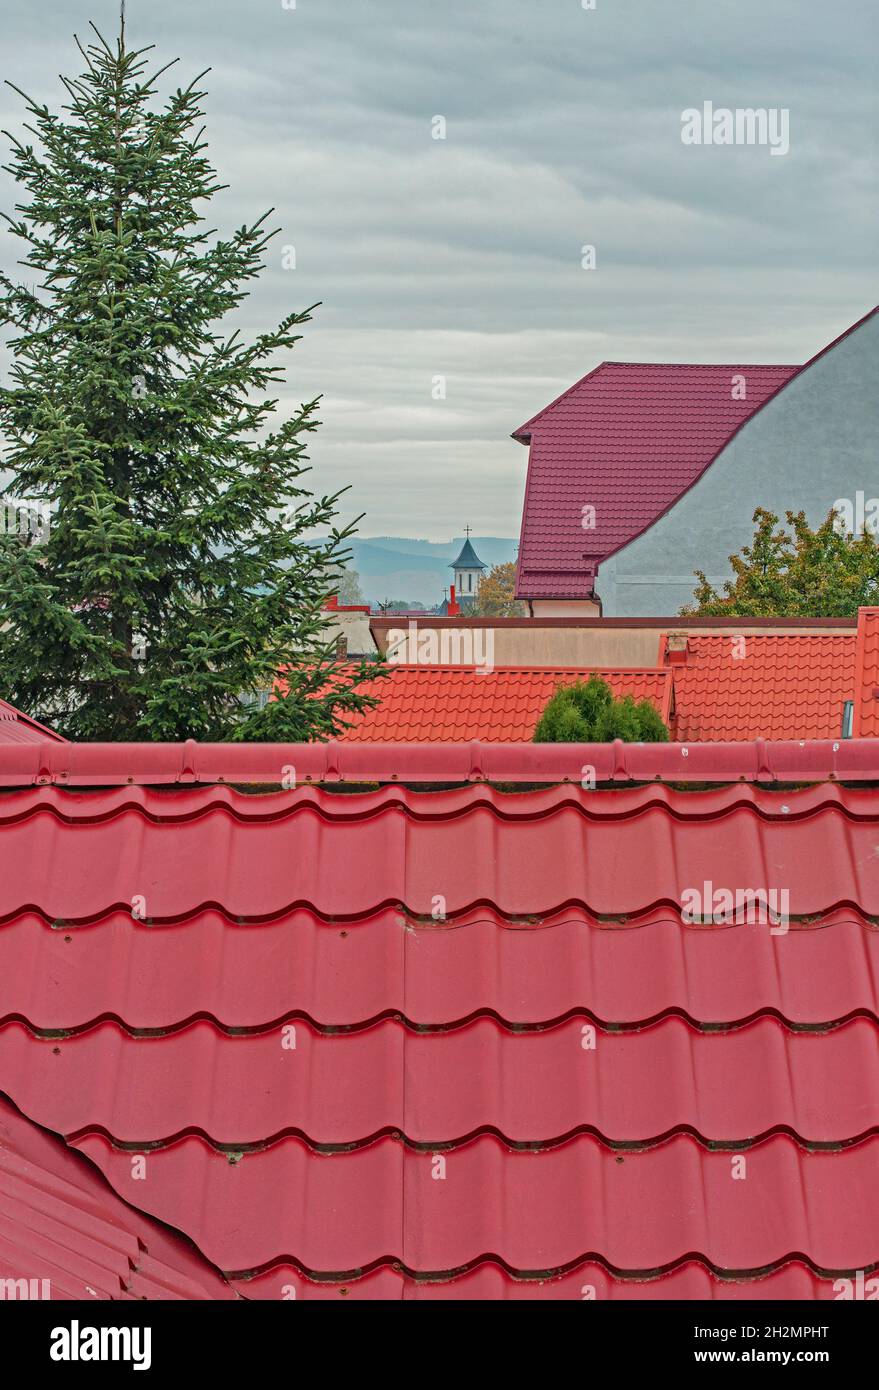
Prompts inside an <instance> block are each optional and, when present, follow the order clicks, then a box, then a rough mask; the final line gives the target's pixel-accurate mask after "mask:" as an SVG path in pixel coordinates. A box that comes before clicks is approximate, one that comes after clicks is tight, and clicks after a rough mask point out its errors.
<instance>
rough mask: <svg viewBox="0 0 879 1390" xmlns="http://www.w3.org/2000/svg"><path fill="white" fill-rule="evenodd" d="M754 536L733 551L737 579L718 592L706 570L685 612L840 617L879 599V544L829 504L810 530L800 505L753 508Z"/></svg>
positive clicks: (851, 614)
mask: <svg viewBox="0 0 879 1390" xmlns="http://www.w3.org/2000/svg"><path fill="white" fill-rule="evenodd" d="M753 519H754V539H753V540H752V542H751V544H750V545H746V546H743V548H742V551H741V553H740V554H739V555H731V556H730V564H731V565H732V568H733V575H734V578H733V579H731V580H727V581H726V583H725V584H724V585H723V593H722V594H719V593H718V592H717V590H716V589H714V588H713V587H712V585H711V584H710V583H709V582H708V580H707V578H706V577H705V575H704V574H703V573H702V572H701V571H698V572H697V575H696V577H697V579H698V580H699V584H698V586H697V588H696V591H695V597H694V602H693V603H692V604H690V605H689V606H687V607H686V608H683V609H681V612H682V613H684V614H697V613H698V614H705V615H708V616H711V615H714V616H720V615H722V614H729V615H730V616H732V617H745V618H749V617H754V618H756V617H779V618H780V617H804V618H845V617H851V616H853V615H855V614H856V613H857V611H858V609H859V608H860V607H863V606H869V605H872V604H875V603H876V602H877V599H879V546H877V542H876V537H875V536H873V535H871V534H870V533H869V532H868V531H866V530H865V531H863V532H862V533H860V534H857V535H853V534H851V533H850V532H847V531H846V530H845V529H844V527H843V526H842V525H841V523H840V521H839V518H838V517H837V516H836V515H835V514H834V513H833V512H832V511H831V512H830V514H829V516H828V517H827V519H826V520H825V521H823V522H822V523H821V525H820V526H818V527H816V528H815V529H813V528H812V527H810V526H809V524H808V522H807V521H806V517H805V513H804V512H787V513H786V519H787V527H788V529H785V527H784V526H780V525H779V518H778V517H777V516H775V515H774V513H772V512H768V511H765V510H764V509H763V508H762V507H758V508H757V510H756V511H755V513H754V518H753Z"/></svg>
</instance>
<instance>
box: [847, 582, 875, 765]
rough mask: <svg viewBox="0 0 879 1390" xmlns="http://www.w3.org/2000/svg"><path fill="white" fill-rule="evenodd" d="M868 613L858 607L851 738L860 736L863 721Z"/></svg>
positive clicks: (867, 610) (866, 610) (865, 609)
mask: <svg viewBox="0 0 879 1390" xmlns="http://www.w3.org/2000/svg"><path fill="white" fill-rule="evenodd" d="M874 611H875V610H874ZM869 613H870V609H869V608H866V607H864V608H859V609H858V630H857V636H856V638H855V688H854V690H853V691H852V696H853V699H854V717H853V722H852V738H860V737H862V734H861V725H862V723H863V719H862V713H863V708H864V670H865V667H866V664H867V622H868V616H869Z"/></svg>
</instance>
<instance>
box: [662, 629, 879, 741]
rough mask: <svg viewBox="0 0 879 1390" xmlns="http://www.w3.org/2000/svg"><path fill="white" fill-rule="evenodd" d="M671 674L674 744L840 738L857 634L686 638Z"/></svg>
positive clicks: (852, 677)
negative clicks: (683, 656) (684, 653)
mask: <svg viewBox="0 0 879 1390" xmlns="http://www.w3.org/2000/svg"><path fill="white" fill-rule="evenodd" d="M674 673H675V675H674V682H675V711H676V713H675V722H674V730H675V737H676V738H678V739H681V740H684V741H686V740H700V741H706V740H707V741H716V742H725V741H733V740H735V739H753V738H768V739H775V738H785V739H792V738H808V739H813V738H839V737H841V735H842V717H843V706H844V704H845V701H846V700H851V699H852V698H853V696H854V693H855V685H856V676H855V634H854V633H836V634H823V633H803V634H800V633H790V634H780V633H774V634H766V635H763V634H759V635H754V634H750V635H748V636H747V637H742V636H737V635H736V634H735V633H723V634H717V635H713V634H711V635H707V636H702V635H697V634H693V633H689V634H688V636H687V658H686V662H685V663H684V664H682V665H679V666H675V668H674ZM877 675H879V668H877ZM869 732H870V733H877V732H879V721H877V726H876V728H875V729H871V730H870V731H869Z"/></svg>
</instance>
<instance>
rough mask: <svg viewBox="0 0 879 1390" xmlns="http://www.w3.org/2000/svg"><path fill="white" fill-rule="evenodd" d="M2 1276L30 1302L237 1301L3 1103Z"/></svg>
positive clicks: (178, 1245) (76, 1159)
mask: <svg viewBox="0 0 879 1390" xmlns="http://www.w3.org/2000/svg"><path fill="white" fill-rule="evenodd" d="M0 1279H3V1280H6V1279H11V1280H15V1281H18V1280H27V1281H28V1282H29V1281H31V1280H34V1281H35V1289H34V1293H33V1294H30V1296H31V1297H37V1298H41V1297H49V1298H55V1299H81V1300H86V1301H88V1300H90V1299H125V1298H164V1299H169V1298H170V1299H216V1298H220V1299H229V1298H234V1297H235V1296H236V1295H235V1292H234V1290H232V1289H231V1288H230V1287H229V1286H228V1285H227V1284H226V1283H225V1282H224V1281H223V1280H222V1279H221V1278H220V1276H219V1274H218V1273H217V1272H216V1271H215V1270H213V1269H212V1268H211V1267H210V1266H209V1265H208V1264H207V1262H206V1261H205V1260H203V1259H202V1258H201V1257H200V1256H199V1255H198V1254H197V1253H196V1252H195V1251H194V1250H193V1249H192V1248H191V1247H190V1246H189V1245H188V1243H187V1242H186V1241H185V1240H184V1239H182V1238H180V1237H177V1236H175V1235H174V1234H173V1233H172V1232H169V1231H165V1230H162V1229H161V1228H160V1227H158V1226H157V1225H156V1223H155V1222H154V1221H150V1220H149V1219H148V1218H147V1217H144V1216H142V1215H140V1214H139V1213H137V1212H134V1211H132V1210H130V1208H128V1207H126V1206H125V1204H124V1203H123V1202H121V1201H120V1200H119V1198H118V1197H117V1196H115V1195H114V1193H113V1192H111V1191H110V1189H109V1187H108V1186H107V1184H106V1182H105V1181H104V1179H103V1178H102V1177H101V1176H100V1174H98V1173H97V1172H96V1171H95V1170H94V1169H93V1168H92V1166H91V1165H90V1164H88V1163H84V1162H83V1160H82V1158H81V1157H80V1156H79V1155H78V1154H75V1153H72V1152H71V1151H70V1150H69V1149H68V1148H67V1147H66V1145H65V1144H64V1142H63V1141H62V1140H60V1139H58V1138H56V1137H55V1136H53V1135H50V1134H46V1133H43V1132H42V1131H41V1130H39V1129H37V1128H36V1126H35V1125H33V1124H32V1123H31V1122H30V1121H29V1120H27V1119H25V1118H24V1117H23V1116H22V1115H20V1114H19V1113H18V1112H17V1111H16V1109H15V1108H14V1107H13V1106H11V1105H10V1104H9V1102H8V1101H7V1100H5V1099H4V1098H3V1097H2V1096H0ZM43 1281H46V1282H45V1284H44V1282H43ZM29 1293H30V1290H29Z"/></svg>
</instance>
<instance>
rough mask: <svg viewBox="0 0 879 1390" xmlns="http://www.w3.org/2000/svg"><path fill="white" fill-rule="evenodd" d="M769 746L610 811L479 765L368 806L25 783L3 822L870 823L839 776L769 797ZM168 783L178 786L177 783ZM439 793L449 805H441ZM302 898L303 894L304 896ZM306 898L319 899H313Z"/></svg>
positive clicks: (371, 797) (759, 744)
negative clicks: (462, 778) (519, 788)
mask: <svg viewBox="0 0 879 1390" xmlns="http://www.w3.org/2000/svg"><path fill="white" fill-rule="evenodd" d="M766 744H767V740H765V739H757V740H755V747H756V753H757V759H758V765H757V771H756V773H755V776H754V778H753V779H752V780H749V781H742V780H740V779H733V780H729V781H726V782H724V783H720V784H718V785H717V786H714V787H712V788H711V789H710V791H708V792H704V793H694V794H693V795H692V796H691V795H690V794H689V793H687V792H680V791H679V789H678V788H676V787H675V786H674V785H669V783H667V782H665V781H658V780H657V779H656V778H655V777H650V778H649V780H643V781H637V782H634V783H626V784H620V785H619V786H618V787H616V788H615V792H616V793H622V794H624V795H625V797H626V799H627V800H628V802H629V803H630V804H629V805H626V806H622V805H620V803H619V801H618V800H617V798H616V796H615V798H614V802H613V806H612V807H610V806H609V807H608V809H606V810H605V809H600V810H599V809H598V808H599V807H602V802H601V801H600V800H599V799H596V797H595V795H594V794H593V793H588V794H584V793H583V792H582V790H581V788H580V787H579V786H578V784H577V783H576V782H572V781H566V782H551V783H545V784H543V785H542V786H540V787H539V789H538V790H534V791H531V792H529V793H528V796H529V798H530V799H531V800H532V801H533V802H537V803H538V804H537V805H533V804H532V805H529V806H525V805H523V802H522V798H521V797H520V796H518V795H513V796H508V795H507V794H506V793H505V792H503V791H499V790H498V788H497V787H496V786H495V785H494V784H493V783H492V782H490V781H487V780H485V778H484V775H483V772H482V768H481V766H480V767H479V768H477V769H475V770H476V771H477V772H478V780H474V781H472V782H462V783H460V784H459V785H456V786H454V787H451V788H447V789H446V790H444V791H442V792H439V793H437V794H436V796H435V797H434V796H429V797H426V798H425V797H423V796H422V795H421V794H419V793H417V792H412V791H411V790H410V788H409V786H408V785H407V784H406V783H405V782H388V783H384V784H383V785H382V786H380V787H379V788H377V789H376V790H374V791H368V792H365V793H362V795H363V797H364V798H365V799H366V800H368V802H369V805H366V806H364V805H358V804H357V802H358V801H359V797H352V796H344V795H343V796H339V795H337V794H335V793H334V792H332V791H326V790H325V789H324V788H323V786H322V785H320V784H319V783H313V782H302V783H299V784H298V785H297V786H296V787H295V788H291V789H289V790H284V791H282V792H280V793H279V795H280V796H282V797H285V798H286V799H285V803H284V805H282V806H275V807H273V808H271V809H268V808H267V809H265V810H263V809H261V804H262V803H263V802H264V801H265V798H264V797H262V796H250V795H248V794H247V793H242V792H238V791H237V789H236V788H235V787H234V786H230V785H229V784H227V783H223V784H216V783H207V784H204V785H202V786H198V787H193V788H192V791H194V792H197V793H198V794H199V795H200V796H201V793H205V795H204V796H201V799H200V801H199V804H198V805H197V806H194V807H193V808H192V809H191V810H179V809H172V808H169V809H168V810H167V811H164V810H163V808H162V807H161V806H160V805H159V804H158V802H159V801H160V800H161V798H162V795H163V792H164V790H165V788H161V787H160V788H157V789H156V788H153V787H151V786H150V785H149V784H146V785H145V786H144V785H143V784H135V785H134V786H118V787H108V788H101V789H100V790H101V791H102V792H103V791H107V792H110V793H112V794H114V798H113V799H114V804H113V805H111V806H109V807H107V808H106V810H104V811H103V812H102V813H101V815H100V816H95V815H94V814H93V811H92V808H90V807H88V806H87V805H86V804H85V801H84V799H82V798H79V797H75V798H71V800H70V804H69V805H66V798H64V799H61V798H59V799H57V800H52V801H49V802H47V801H46V800H45V798H44V797H43V796H41V795H39V793H40V792H41V791H42V790H43V789H42V788H33V787H28V788H26V789H25V790H26V791H27V792H29V793H30V792H36V793H38V795H37V796H36V797H34V798H32V801H31V804H30V805H29V806H27V807H26V808H25V809H24V810H23V811H16V810H14V809H12V808H11V806H10V814H9V815H4V810H5V807H4V805H3V803H2V802H0V826H3V825H4V824H9V825H23V824H26V823H27V822H28V821H32V820H34V819H35V818H36V817H37V816H38V815H40V814H41V813H43V812H46V813H48V814H50V815H52V816H53V817H54V819H55V821H56V822H57V823H58V824H60V825H66V826H82V827H86V828H91V829H92V830H94V829H98V828H103V827H105V826H107V825H110V824H112V823H113V822H114V821H117V820H119V818H120V817H121V816H123V815H126V814H127V813H129V812H134V813H136V814H138V815H140V816H141V818H142V819H143V820H144V821H146V822H147V823H149V824H151V825H154V826H157V827H158V826H160V825H163V824H172V825H177V826H183V825H196V824H198V823H199V822H201V821H203V820H205V819H206V818H207V817H208V816H210V815H214V814H219V813H223V814H225V815H227V816H229V817H231V818H232V819H233V820H234V821H237V822H238V823H240V824H242V825H247V824H253V823H258V824H263V825H267V824H278V823H280V822H282V821H286V820H290V819H291V818H293V817H294V816H298V815H300V814H302V813H303V812H305V811H311V812H313V813H315V814H316V815H317V816H319V817H320V818H322V819H323V820H326V821H329V822H336V823H343V824H350V823H358V824H359V823H362V822H365V821H374V820H378V819H381V818H382V817H383V816H385V815H387V814H389V813H390V812H391V811H393V810H395V809H397V808H400V807H402V808H403V810H404V811H405V812H406V814H407V815H408V816H409V818H410V819H412V820H414V821H419V822H423V823H437V824H439V823H447V822H449V821H451V820H458V819H462V818H463V817H465V816H467V815H470V814H471V813H472V812H473V811H474V810H478V809H479V808H480V807H486V808H487V809H488V810H490V811H491V812H493V813H494V815H495V816H496V817H497V819H498V820H502V821H510V822H518V821H522V820H525V821H537V820H546V819H548V818H550V817H552V816H554V815H556V814H557V813H560V812H562V811H565V810H574V811H576V812H578V813H579V814H581V815H582V816H584V817H585V818H586V819H587V820H590V821H596V822H603V823H607V822H608V821H611V820H613V821H623V820H633V819H636V818H637V817H639V816H640V815H641V814H642V813H643V812H644V811H645V810H649V809H655V810H661V811H663V812H664V813H665V814H667V815H668V816H670V817H672V818H673V819H675V820H679V821H682V822H684V821H689V820H697V821H713V820H720V819H723V818H724V817H725V816H727V815H728V814H730V813H731V812H732V811H734V810H738V809H740V808H741V807H743V806H744V807H747V808H749V809H750V810H752V811H753V812H754V815H755V816H757V818H758V819H760V820H765V821H776V820H779V821H780V820H784V821H785V822H786V823H788V824H792V823H793V822H795V821H797V820H800V819H808V818H809V817H810V816H812V815H814V813H815V812H816V811H817V810H821V809H824V808H827V807H832V808H834V809H836V810H838V811H839V813H840V815H842V816H843V817H845V819H846V820H849V821H852V822H857V823H864V822H867V821H872V820H874V819H875V818H876V817H875V816H874V815H870V814H862V813H860V812H858V811H855V810H852V809H850V807H849V805H848V804H847V803H846V802H845V801H844V800H843V798H842V797H841V795H840V790H841V788H840V784H839V782H837V781H821V782H810V783H809V784H808V785H804V786H801V787H799V788H797V789H796V791H795V792H793V793H785V795H787V796H789V799H790V801H791V803H792V804H793V803H794V802H795V800H796V797H797V795H799V796H800V797H801V798H802V799H803V800H808V802H809V805H808V806H802V807H797V808H796V809H795V810H794V811H790V810H789V809H788V810H787V811H782V810H781V809H780V808H777V807H775V806H774V805H772V804H770V801H769V798H770V797H771V798H773V799H774V798H775V797H776V796H777V795H780V793H777V792H776V791H774V790H773V788H772V786H771V785H769V786H767V785H764V782H763V780H761V779H765V778H766V777H767V776H768V775H770V774H771V773H772V771H773V769H772V767H771V766H770V765H769V763H768V761H767V748H766ZM424 746H425V747H430V746H431V745H429V744H426V745H424ZM434 746H435V745H434ZM472 746H473V755H472V756H474V757H476V758H479V755H480V754H482V753H484V751H485V750H486V749H489V750H490V749H491V747H492V746H493V745H490V744H485V743H482V742H481V741H480V740H479V739H474V740H472ZM525 746H526V747H534V746H535V745H533V744H526V745H525ZM585 746H589V745H585ZM593 746H594V745H593ZM626 746H627V745H626V744H624V743H621V742H620V741H619V740H615V741H614V743H612V744H606V745H601V747H602V748H607V749H608V750H609V751H610V752H611V757H612V758H613V771H614V774H615V775H618V776H627V773H628V769H627V765H626V763H625V750H626ZM640 746H646V745H640ZM655 746H656V747H658V748H662V749H665V748H670V749H672V750H673V749H674V748H675V747H677V745H676V744H669V743H660V744H657V745H655ZM681 746H682V747H692V746H693V745H692V742H690V743H687V742H686V741H685V742H684V743H683V744H682V745H681ZM480 761H481V760H480ZM682 774H683V767H681V769H680V771H679V772H678V773H676V774H675V778H674V780H675V781H677V782H680V781H681V780H684V779H683V776H682ZM440 780H441V779H440ZM47 790H49V791H53V792H54V791H55V790H57V789H56V788H54V787H51V788H48V789H47ZM62 790H63V789H62ZM139 790H145V791H147V792H153V791H155V794H156V801H157V804H156V806H155V808H154V809H151V808H149V807H148V806H147V805H146V802H145V798H143V797H131V795H130V794H131V792H132V791H139ZM171 790H174V791H176V790H177V788H176V787H174V788H172V789H171ZM230 792H231V793H232V794H233V796H234V800H233V799H232V798H231V797H230V795H229V793H230ZM764 794H765V795H764ZM855 795H859V796H862V797H864V796H866V795H867V793H866V792H865V791H864V789H863V788H858V789H857V791H856V792H855ZM708 798H710V802H711V804H710V805H706V800H707V799H708ZM273 799H274V798H273ZM440 801H443V802H445V803H446V804H445V805H440V804H439V803H440ZM352 803H353V804H352ZM449 803H453V804H449ZM251 808H252V809H251ZM296 901H297V902H298V900H296ZM304 905H308V906H316V905H315V904H304ZM31 908H33V909H34V910H38V911H39V910H40V909H39V907H38V905H37V904H21V905H20V910H21V911H28V910H31ZM121 908H122V909H123V910H128V906H127V904H125V903H122V904H121ZM376 910H378V908H376ZM0 920H6V919H5V918H4V919H0Z"/></svg>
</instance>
